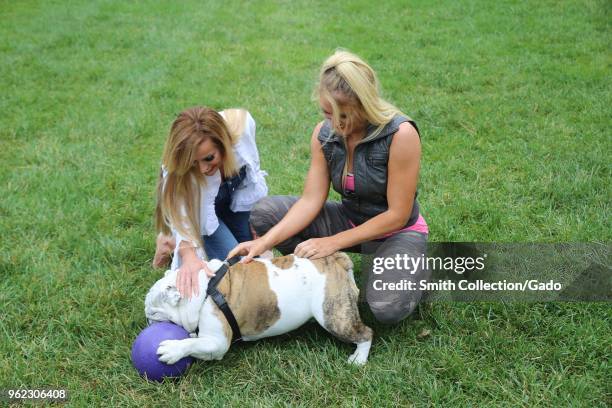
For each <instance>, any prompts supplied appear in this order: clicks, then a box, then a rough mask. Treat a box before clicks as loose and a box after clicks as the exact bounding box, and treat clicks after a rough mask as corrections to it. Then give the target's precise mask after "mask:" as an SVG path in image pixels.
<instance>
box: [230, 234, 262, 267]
mask: <svg viewBox="0 0 612 408" xmlns="http://www.w3.org/2000/svg"><path fill="white" fill-rule="evenodd" d="M269 249H270V248H269V247H268V244H267V243H266V242H265V240H264V239H263V238H257V239H254V240H252V241H245V242H241V243H240V244H238V245H237V246H236V247H235V248H234V249H232V250H231V251H230V252H229V254H228V255H227V258H228V259H229V258H232V257H234V256H236V255H242V256H244V258H242V259H241V260H240V263H249V262H251V261H252V260H253V258H254V257H256V256H258V255H261V254H263V253H264V252H266V251H267V250H269Z"/></svg>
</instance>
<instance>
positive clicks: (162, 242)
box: [153, 232, 176, 268]
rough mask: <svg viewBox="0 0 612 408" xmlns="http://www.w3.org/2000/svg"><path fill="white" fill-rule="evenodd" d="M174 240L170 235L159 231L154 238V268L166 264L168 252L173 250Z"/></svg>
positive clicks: (168, 258) (162, 266)
mask: <svg viewBox="0 0 612 408" xmlns="http://www.w3.org/2000/svg"><path fill="white" fill-rule="evenodd" d="M174 247H176V241H175V240H174V237H173V236H172V235H164V234H162V233H161V232H160V233H159V235H157V239H156V240H155V256H154V257H153V267H154V268H164V267H166V266H167V265H168V261H169V260H170V254H171V253H172V252H174Z"/></svg>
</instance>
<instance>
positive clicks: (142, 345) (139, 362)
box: [132, 322, 193, 381]
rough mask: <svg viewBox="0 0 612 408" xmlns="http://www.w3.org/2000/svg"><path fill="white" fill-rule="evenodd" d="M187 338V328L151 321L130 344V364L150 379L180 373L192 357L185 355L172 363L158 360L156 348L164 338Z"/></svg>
mask: <svg viewBox="0 0 612 408" xmlns="http://www.w3.org/2000/svg"><path fill="white" fill-rule="evenodd" d="M187 338H189V333H187V330H185V329H183V328H182V327H181V326H177V325H176V324H174V323H170V322H158V323H153V324H152V325H150V326H149V327H147V328H145V329H144V330H143V331H141V332H140V334H139V335H138V337H136V340H134V344H133V345H132V364H134V367H135V368H136V370H138V372H139V373H140V375H142V376H143V377H145V378H147V379H149V380H152V381H162V380H163V379H164V378H165V377H178V376H180V375H182V374H183V373H184V372H185V371H186V370H187V368H189V365H190V364H191V363H192V362H193V358H191V357H185V358H182V359H180V360H179V361H177V362H176V363H174V364H166V363H163V362H161V361H159V356H158V355H157V348H158V347H159V344H160V343H161V342H162V341H164V340H182V339H187Z"/></svg>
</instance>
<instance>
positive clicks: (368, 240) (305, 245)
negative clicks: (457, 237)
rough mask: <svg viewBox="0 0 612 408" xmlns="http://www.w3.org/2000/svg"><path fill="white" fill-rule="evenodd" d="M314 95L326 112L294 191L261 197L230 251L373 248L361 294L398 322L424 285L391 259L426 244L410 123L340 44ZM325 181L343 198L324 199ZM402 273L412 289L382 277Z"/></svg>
mask: <svg viewBox="0 0 612 408" xmlns="http://www.w3.org/2000/svg"><path fill="white" fill-rule="evenodd" d="M315 95H316V96H317V99H318V102H319V105H320V107H321V111H322V113H323V116H324V117H325V120H323V121H322V122H320V123H319V124H318V125H317V126H316V127H315V129H314V131H313V133H312V136H311V139H310V148H311V155H312V157H311V163H310V169H309V171H308V175H307V178H306V183H305V187H304V192H303V194H302V196H301V197H299V198H298V197H288V196H274V197H266V198H264V199H262V200H261V201H259V202H258V203H257V204H256V206H255V207H254V208H253V211H252V212H251V218H250V222H251V224H252V226H253V228H254V230H255V232H256V233H257V235H258V236H259V237H260V238H258V239H256V240H253V241H248V242H244V243H242V244H239V245H238V246H237V247H236V248H235V249H234V250H232V251H231V252H230V256H231V255H235V254H241V255H246V256H245V258H244V259H243V262H249V261H250V260H251V259H252V258H253V257H254V256H256V255H259V254H261V253H263V252H264V251H266V250H268V249H270V248H273V247H276V248H277V249H278V250H280V251H281V252H282V253H291V252H294V253H295V254H296V255H297V256H301V257H307V258H312V259H314V258H320V257H324V256H327V255H329V254H331V253H333V252H335V251H338V250H348V251H354V252H367V253H374V262H380V261H377V259H381V258H382V259H391V260H390V261H387V264H386V265H385V267H386V268H384V269H385V270H384V272H383V273H380V268H378V270H376V271H375V270H374V268H370V270H368V271H367V272H369V275H368V282H367V286H366V299H367V301H368V303H369V305H370V308H371V310H372V312H373V313H374V315H375V317H376V318H377V319H378V320H379V321H382V322H386V323H394V322H397V321H399V320H401V319H403V318H404V317H406V316H407V315H408V314H410V313H411V312H412V311H413V310H414V308H415V307H416V305H417V303H418V302H419V300H420V299H421V295H422V292H421V291H420V290H418V282H419V281H421V280H427V279H428V278H429V274H430V272H429V271H427V270H426V269H423V268H419V267H417V268H413V270H411V269H410V263H409V262H408V264H407V265H406V264H403V263H401V262H399V263H396V262H395V261H396V260H397V259H398V256H399V259H400V260H402V259H405V257H410V258H413V259H415V258H421V257H423V256H424V255H425V251H426V243H427V236H428V228H427V224H426V223H425V220H424V219H423V217H422V216H421V214H420V212H419V205H418V202H417V180H418V175H419V162H420V158H421V144H420V136H419V131H418V128H417V126H416V123H415V122H414V121H412V120H411V119H410V118H409V117H408V116H406V115H404V114H403V113H402V112H401V111H400V110H399V109H398V108H396V107H395V106H393V105H392V104H390V103H389V102H387V101H385V100H384V99H382V98H381V96H380V93H379V84H378V80H377V78H376V74H375V73H374V71H373V70H372V68H371V67H370V66H369V65H368V64H367V63H366V62H364V61H363V60H362V59H361V58H359V57H358V56H356V55H354V54H351V53H349V52H347V51H337V52H336V53H334V54H333V55H332V56H331V57H329V58H328V59H327V60H326V61H325V62H324V64H323V66H322V67H321V71H320V76H319V84H318V86H317V87H316V90H315ZM330 183H331V185H332V186H333V188H334V190H336V191H337V192H338V193H340V195H341V196H342V201H341V202H332V201H326V200H327V196H328V192H329V186H330ZM400 263H401V264H400ZM405 266H408V268H406V267H405ZM404 280H408V281H411V282H414V284H416V286H415V287H413V288H414V290H401V291H395V290H388V288H389V286H384V284H385V283H402V282H404V283H405V281H404ZM385 288H387V289H385Z"/></svg>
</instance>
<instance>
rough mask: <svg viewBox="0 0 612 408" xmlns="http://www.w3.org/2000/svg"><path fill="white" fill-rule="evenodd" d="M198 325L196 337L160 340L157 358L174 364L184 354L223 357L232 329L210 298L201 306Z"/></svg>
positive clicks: (184, 355) (218, 358) (200, 356)
mask: <svg viewBox="0 0 612 408" xmlns="http://www.w3.org/2000/svg"><path fill="white" fill-rule="evenodd" d="M222 319H223V320H222ZM198 327H199V337H197V338H189V339H184V340H166V341H162V342H161V343H160V345H159V347H158V349H157V354H158V355H159V360H160V361H163V362H165V363H167V364H174V363H175V362H177V361H179V360H180V359H181V358H183V357H186V356H192V357H195V358H199V359H201V360H220V359H221V358H223V356H224V355H225V353H226V352H227V350H229V347H230V340H231V334H232V330H231V328H230V327H229V324H227V322H226V321H225V318H224V317H223V315H222V314H221V312H220V311H219V309H218V308H217V306H215V305H214V303H212V301H211V300H210V299H208V300H207V301H206V302H205V303H204V305H203V306H202V311H201V314H200V321H199V323H198Z"/></svg>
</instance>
